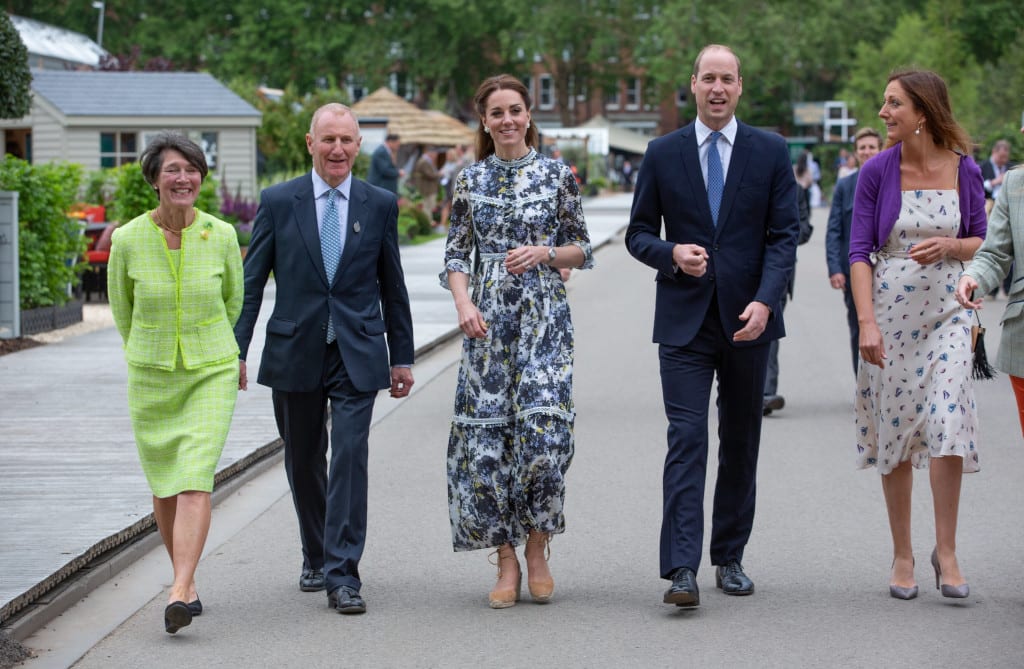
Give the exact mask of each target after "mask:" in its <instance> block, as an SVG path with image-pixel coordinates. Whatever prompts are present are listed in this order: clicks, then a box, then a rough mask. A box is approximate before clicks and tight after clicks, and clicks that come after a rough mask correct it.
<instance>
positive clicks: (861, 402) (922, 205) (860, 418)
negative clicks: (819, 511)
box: [856, 190, 980, 474]
mask: <svg viewBox="0 0 1024 669" xmlns="http://www.w3.org/2000/svg"><path fill="white" fill-rule="evenodd" d="M902 198H903V201H902V204H901V207H900V213H899V218H898V220H897V221H896V225H895V226H894V227H893V230H892V233H890V235H889V238H888V240H886V243H885V246H884V247H883V248H882V249H881V250H880V251H879V252H878V253H877V262H876V263H875V267H874V280H873V286H872V291H873V301H874V307H875V319H876V320H877V322H878V327H879V329H880V330H881V332H882V342H883V345H884V347H885V349H884V350H885V355H886V358H885V359H884V360H883V363H884V365H885V368H884V369H882V368H879V367H878V366H876V365H869V364H867V363H865V362H863V361H861V364H860V365H859V367H858V372H857V398H856V424H857V453H858V455H857V463H858V466H859V467H861V468H865V467H870V466H872V465H875V466H876V467H878V470H879V472H880V473H882V474H889V473H890V472H892V470H893V469H894V468H895V467H896V466H898V465H899V464H900V463H901V462H904V461H906V460H910V461H911V463H912V464H913V466H914V467H918V468H923V467H927V465H928V459H929V458H932V457H943V456H960V457H962V458H963V470H964V471H965V472H976V471H978V470H979V468H980V467H979V464H978V452H977V450H976V449H975V440H976V435H977V430H978V418H977V412H976V410H975V406H974V382H973V380H972V379H971V368H972V360H973V358H972V352H971V319H972V318H973V314H972V312H971V311H970V310H967V309H964V308H963V307H961V306H960V305H959V304H958V303H957V301H956V298H955V296H954V292H955V290H956V284H957V281H958V280H959V278H960V273H961V272H962V270H963V265H962V264H961V263H960V261H958V260H948V259H943V260H940V261H939V262H937V263H934V264H932V265H927V266H922V265H920V264H919V263H917V262H915V261H914V260H912V259H911V258H910V250H911V248H913V246H914V245H915V244H918V243H920V242H923V241H925V240H926V239H929V238H931V237H935V236H943V237H955V236H956V234H957V231H958V230H959V229H960V207H959V204H958V196H957V192H956V191H955V190H941V191H939V190H919V191H903V194H902Z"/></svg>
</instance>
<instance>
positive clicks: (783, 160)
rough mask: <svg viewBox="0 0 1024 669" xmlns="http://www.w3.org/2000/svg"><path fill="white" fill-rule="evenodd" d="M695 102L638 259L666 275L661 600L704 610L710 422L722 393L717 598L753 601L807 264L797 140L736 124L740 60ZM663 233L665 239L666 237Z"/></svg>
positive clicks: (726, 56) (652, 158)
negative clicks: (791, 286) (793, 298)
mask: <svg viewBox="0 0 1024 669" xmlns="http://www.w3.org/2000/svg"><path fill="white" fill-rule="evenodd" d="M690 90H691V92H692V93H693V96H694V101H695V102H696V106H697V120H696V121H694V122H693V123H690V124H689V125H687V126H685V127H683V128H680V129H679V130H676V131H675V132H670V133H668V134H667V135H664V136H662V137H659V138H658V139H655V140H653V141H652V142H651V143H650V144H649V145H648V148H647V153H646V155H645V157H644V162H643V165H642V166H641V167H640V172H639V175H638V178H637V183H636V190H635V192H634V196H633V208H632V211H631V212H630V220H629V227H628V228H627V230H626V247H627V248H628V249H629V252H630V253H631V254H632V255H633V256H634V257H635V258H637V259H638V260H640V261H641V262H643V263H644V264H646V265H648V266H650V267H652V268H654V269H655V270H657V274H656V277H655V281H656V286H657V292H656V299H655V308H654V342H655V343H657V344H658V357H659V361H660V368H661V387H662V396H663V401H664V405H665V415H666V417H667V418H668V424H669V426H668V451H667V454H666V456H665V467H664V472H663V481H662V488H663V510H662V525H661V560H660V572H661V577H662V578H665V579H668V580H670V581H671V583H672V585H671V587H670V588H669V589H668V591H667V592H666V593H665V595H664V597H663V598H662V601H664V602H665V603H667V604H675V605H676V606H682V607H691V608H692V607H696V606H699V605H700V592H699V590H698V587H697V570H698V568H699V566H700V562H701V553H702V551H703V540H704V506H703V504H704V483H705V479H706V471H707V460H708V413H709V404H710V401H711V392H712V390H713V388H714V382H715V379H716V377H717V380H718V401H717V402H716V406H717V409H718V426H719V427H718V436H719V447H718V476H717V480H716V483H715V497H714V509H713V511H712V520H711V545H710V551H709V552H710V557H711V563H712V564H714V565H716V566H717V569H716V572H715V585H716V586H717V587H718V588H721V589H722V591H723V592H724V593H725V594H727V595H750V594H752V593H753V592H754V583H753V581H752V580H751V579H750V578H749V577H748V576H747V575H746V574H745V573H744V571H743V566H742V564H741V561H742V560H743V552H744V549H745V547H746V544H747V540H748V539H749V537H750V533H751V529H752V528H753V523H754V501H755V496H756V495H755V493H756V478H757V455H758V449H759V446H760V440H761V418H762V401H763V392H764V387H765V373H766V369H767V364H768V351H769V345H770V342H771V341H772V340H773V339H777V338H779V337H782V336H783V335H784V334H785V328H784V327H783V323H782V308H781V303H782V294H783V291H785V290H786V285H787V283H788V282H789V277H790V275H791V274H792V272H793V264H794V262H796V245H797V237H798V236H799V222H798V219H797V199H796V198H797V185H796V179H795V178H794V176H793V169H792V166H791V165H790V162H789V150H788V149H787V148H786V141H785V140H784V139H783V138H782V137H781V136H779V135H777V134H774V133H768V132H765V131H763V130H758V129H756V128H753V127H751V126H749V125H747V124H745V123H741V122H739V121H737V120H736V116H735V111H736V105H737V104H738V103H739V98H740V95H741V94H742V93H743V79H742V78H741V76H740V61H739V58H738V57H737V56H736V54H735V53H733V51H732V50H731V49H729V48H728V47H726V46H722V45H709V46H706V47H704V49H703V50H702V51H701V52H700V54H699V55H698V56H697V60H696V62H695V63H694V67H693V75H692V77H691V78H690ZM663 230H664V236H662V231H663Z"/></svg>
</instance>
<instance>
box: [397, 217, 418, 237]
mask: <svg viewBox="0 0 1024 669" xmlns="http://www.w3.org/2000/svg"><path fill="white" fill-rule="evenodd" d="M418 228H419V221H417V220H416V217H415V216H411V215H409V214H405V213H402V214H399V216H398V239H399V241H401V242H405V241H412V239H413V237H415V236H416V230H417V229H418Z"/></svg>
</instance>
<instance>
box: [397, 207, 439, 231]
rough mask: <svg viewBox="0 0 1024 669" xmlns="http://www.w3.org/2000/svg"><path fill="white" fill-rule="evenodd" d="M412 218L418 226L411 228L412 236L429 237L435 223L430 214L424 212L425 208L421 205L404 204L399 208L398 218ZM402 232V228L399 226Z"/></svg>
mask: <svg viewBox="0 0 1024 669" xmlns="http://www.w3.org/2000/svg"><path fill="white" fill-rule="evenodd" d="M403 217H404V218H412V219H413V220H414V221H415V222H416V225H415V227H413V228H411V234H410V236H416V235H429V234H430V233H431V232H432V231H433V229H434V226H433V223H432V222H431V220H430V214H428V213H427V212H425V211H423V208H422V207H421V206H420V205H419V204H404V205H402V206H401V207H399V208H398V218H399V219H402V218H403ZM399 230H401V226H399Z"/></svg>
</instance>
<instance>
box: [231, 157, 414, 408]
mask: <svg viewBox="0 0 1024 669" xmlns="http://www.w3.org/2000/svg"><path fill="white" fill-rule="evenodd" d="M347 226H348V230H347V231H346V238H345V248H344V249H343V250H342V254H341V262H340V265H339V269H338V271H337V272H336V274H335V276H334V281H333V283H331V284H330V285H328V283H327V273H326V272H325V271H324V262H323V254H322V252H321V250H320V233H319V226H318V225H317V217H316V203H315V201H314V198H313V179H312V175H311V174H305V175H303V176H301V177H298V178H296V179H293V180H291V181H288V182H285V183H282V184H277V185H275V186H272V187H270V188H267V189H266V190H264V191H263V193H262V194H261V195H260V206H259V210H258V212H257V213H256V220H255V222H254V224H253V231H252V240H251V241H250V242H249V252H248V253H247V254H246V257H245V300H244V303H243V305H242V315H241V317H240V318H239V319H238V323H237V324H236V325H235V337H236V338H237V339H238V347H239V349H240V350H241V354H240V355H241V357H242V359H245V356H246V354H247V353H248V350H249V343H250V341H251V340H252V332H253V328H254V327H255V324H256V317H257V316H258V315H259V310H260V305H261V303H262V300H263V288H264V286H265V285H266V282H267V278H268V277H269V276H270V273H271V272H273V273H274V281H275V284H276V298H275V301H274V312H273V314H272V315H271V317H270V320H269V322H268V323H267V338H266V343H265V344H264V347H263V358H262V361H261V362H260V371H259V378H258V379H257V380H258V382H259V383H261V384H263V385H266V386H270V387H272V388H274V389H275V390H282V391H286V392H308V391H311V390H313V389H314V388H315V387H317V386H318V385H319V384H320V382H321V379H322V376H323V362H324V353H325V351H326V346H325V345H324V341H325V340H326V334H327V317H328V312H329V313H330V315H331V317H333V319H334V324H335V328H334V329H335V332H336V334H337V337H338V339H337V345H338V348H339V350H340V351H341V358H342V361H343V363H344V365H345V370H346V371H347V372H348V375H349V377H350V378H351V379H352V383H353V384H354V385H355V387H356V388H357V389H358V390H360V391H363V392H368V391H371V390H377V389H380V388H387V387H389V386H390V385H391V370H390V368H391V366H392V365H411V364H412V362H413V350H414V344H413V335H412V314H411V311H410V308H409V295H408V292H407V291H406V287H405V277H404V275H403V272H402V263H401V256H400V254H399V250H398V202H397V200H396V198H395V195H394V194H393V193H389V192H387V191H385V190H383V189H381V188H377V187H376V186H371V185H370V184H368V183H366V182H364V181H361V180H359V179H356V178H353V179H352V189H351V193H350V197H349V208H348V222H347ZM385 335H386V337H385Z"/></svg>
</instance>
